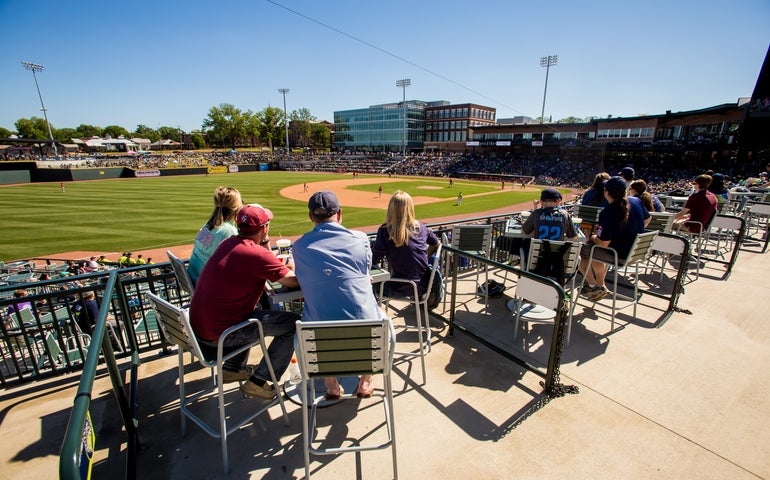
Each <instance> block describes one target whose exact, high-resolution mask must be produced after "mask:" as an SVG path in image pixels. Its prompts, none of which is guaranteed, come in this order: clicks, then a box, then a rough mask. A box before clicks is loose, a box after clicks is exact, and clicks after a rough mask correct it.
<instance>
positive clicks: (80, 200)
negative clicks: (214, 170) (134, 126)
mask: <svg viewBox="0 0 770 480" xmlns="http://www.w3.org/2000/svg"><path fill="white" fill-rule="evenodd" d="M374 177H375V176H373V175H362V176H361V178H374ZM382 178H383V180H385V179H388V177H385V176H383V177H382ZM343 179H346V180H350V179H351V175H350V174H346V175H341V174H340V175H335V174H321V173H307V172H302V173H295V172H253V173H235V174H221V175H208V176H206V175H191V176H174V177H154V178H129V179H116V180H96V181H85V182H66V183H65V186H66V192H64V193H62V192H61V190H60V188H59V183H58V182H57V183H36V184H26V185H14V186H4V187H0V211H2V212H3V224H4V229H3V230H4V232H3V235H2V239H1V240H0V260H2V261H8V260H15V259H22V258H32V257H44V256H47V255H51V254H53V253H57V252H70V251H94V252H98V251H106V252H119V251H132V250H150V249H157V248H167V247H173V246H177V245H186V244H190V243H192V241H193V238H194V237H195V233H196V232H197V231H198V229H199V228H200V227H201V225H202V224H203V223H204V222H205V221H206V220H207V219H208V216H209V215H210V214H211V210H212V208H213V202H212V195H213V192H214V189H215V188H216V187H217V186H218V185H228V186H232V187H236V188H238V190H240V191H241V195H242V196H243V200H244V202H245V203H261V204H262V205H264V206H266V207H268V208H270V209H271V210H272V211H273V213H274V214H275V218H274V219H273V222H272V224H271V229H270V233H271V235H272V236H274V237H278V235H279V234H280V235H285V236H293V235H300V234H302V233H304V232H306V231H307V230H309V229H310V227H311V225H310V222H309V220H308V218H307V205H306V203H305V202H303V201H296V200H290V199H287V198H284V197H282V196H280V194H279V191H280V190H281V189H282V188H284V187H286V186H289V185H295V184H300V185H301V184H302V183H303V182H316V181H322V180H343ZM393 180H396V181H395V182H393V183H389V182H392V181H393ZM378 187H379V184H378V183H373V184H365V185H364V184H362V185H356V186H355V187H354V188H355V189H357V190H365V191H371V192H376V191H377V188H378ZM382 187H383V197H386V196H390V194H392V193H393V192H394V191H395V190H398V189H401V190H405V191H407V192H409V193H410V194H411V195H413V196H426V195H427V196H432V197H438V198H444V199H445V200H443V201H440V202H437V203H432V204H429V205H418V206H417V208H416V210H417V216H418V218H436V217H442V216H448V215H456V214H457V213H458V209H457V207H455V206H454V205H455V201H456V196H457V193H458V192H459V191H462V192H463V196H464V200H463V204H462V212H463V213H467V214H468V215H471V214H473V213H476V212H484V211H489V210H492V209H496V208H500V207H502V206H505V205H515V204H519V203H522V202H527V201H529V200H531V199H533V198H536V197H537V193H535V192H532V191H528V192H522V191H518V190H512V189H506V190H505V191H500V185H499V184H497V183H492V182H474V181H466V180H456V181H455V184H454V187H453V188H451V189H450V188H448V183H447V180H446V179H433V178H425V177H399V178H398V179H388V182H385V181H383V183H382ZM420 187H428V189H421V188H420ZM431 187H433V188H431ZM435 187H440V188H435ZM348 188H350V187H348ZM491 192H496V194H494V195H479V196H476V197H471V195H475V194H481V193H491ZM343 208H344V222H345V225H346V226H347V227H349V228H355V227H364V226H371V225H377V224H380V223H382V222H383V221H384V219H385V211H384V210H383V209H381V208H380V209H375V208H356V207H347V206H345V205H343Z"/></svg>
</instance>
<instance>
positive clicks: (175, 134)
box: [158, 127, 182, 142]
mask: <svg viewBox="0 0 770 480" xmlns="http://www.w3.org/2000/svg"><path fill="white" fill-rule="evenodd" d="M158 134H159V135H160V138H167V139H169V140H173V141H175V142H180V141H182V136H181V135H180V133H179V129H178V128H176V127H159V128H158Z"/></svg>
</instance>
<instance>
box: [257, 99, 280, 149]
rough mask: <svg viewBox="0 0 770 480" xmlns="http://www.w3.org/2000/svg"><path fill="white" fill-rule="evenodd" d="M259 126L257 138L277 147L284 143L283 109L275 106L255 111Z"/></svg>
mask: <svg viewBox="0 0 770 480" xmlns="http://www.w3.org/2000/svg"><path fill="white" fill-rule="evenodd" d="M256 117H257V120H258V128H259V139H260V140H261V141H263V142H265V143H267V144H268V145H269V146H270V150H272V149H273V147H279V146H282V145H284V144H285V140H284V123H283V122H284V120H285V116H284V114H283V110H281V109H280V108H275V107H265V109H264V110H262V111H261V112H259V113H257V115H256Z"/></svg>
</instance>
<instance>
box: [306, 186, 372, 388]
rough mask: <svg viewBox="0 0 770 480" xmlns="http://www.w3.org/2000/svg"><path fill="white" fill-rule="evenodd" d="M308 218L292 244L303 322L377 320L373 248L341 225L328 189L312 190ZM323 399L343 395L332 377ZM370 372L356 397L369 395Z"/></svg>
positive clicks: (339, 212) (361, 235)
mask: <svg viewBox="0 0 770 480" xmlns="http://www.w3.org/2000/svg"><path fill="white" fill-rule="evenodd" d="M308 216H309V217H310V220H311V221H312V222H313V223H314V224H315V226H314V227H313V230H311V231H309V232H307V233H306V234H304V235H303V236H302V238H300V239H299V240H297V241H296V242H294V258H295V261H296V264H297V268H296V272H297V277H298V278H299V282H300V285H302V291H303V292H304V295H305V305H304V308H303V310H302V320H303V321H308V322H310V321H319V320H355V319H375V318H381V317H382V316H383V314H382V311H381V310H380V308H379V306H378V305H377V299H376V298H375V296H374V292H372V283H371V277H370V270H371V268H372V251H371V248H370V246H369V238H368V237H367V236H366V234H365V233H363V232H359V231H357V230H348V229H347V228H345V227H343V226H342V223H341V222H342V209H341V208H340V203H339V200H338V199H337V196H336V195H335V194H334V193H333V192H330V191H320V192H316V193H314V194H313V195H312V196H311V197H310V200H309V201H308ZM325 383H326V398H327V399H330V400H331V399H335V398H339V396H340V395H342V394H343V393H344V391H343V390H342V386H341V385H340V384H339V382H338V381H337V379H336V378H333V377H332V378H326V379H325ZM372 391H373V387H372V386H371V375H363V376H361V378H360V379H359V382H358V391H357V392H356V394H357V395H358V396H359V397H370V396H371V395H372Z"/></svg>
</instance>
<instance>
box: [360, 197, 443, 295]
mask: <svg viewBox="0 0 770 480" xmlns="http://www.w3.org/2000/svg"><path fill="white" fill-rule="evenodd" d="M438 244H439V239H438V237H436V235H435V234H434V233H433V231H432V230H431V229H429V228H428V227H426V226H425V225H424V224H423V223H422V222H420V221H418V220H417V219H416V218H415V215H414V201H413V200H412V197H411V196H410V195H409V194H408V193H406V192H402V191H401V190H398V191H396V192H395V193H394V194H393V196H392V197H390V202H388V211H387V214H386V217H385V223H384V224H382V225H381V226H380V228H379V229H378V230H377V237H376V238H375V240H374V246H373V247H372V254H373V258H372V262H373V264H374V265H378V264H379V263H380V262H381V261H382V259H384V258H387V260H388V266H389V267H390V271H391V275H392V276H393V277H397V278H403V279H407V280H412V281H414V282H415V283H416V284H417V290H418V292H419V293H420V295H422V294H423V293H425V292H426V291H427V290H428V280H429V278H428V276H427V275H426V272H427V271H428V258H429V257H430V256H431V255H433V253H434V252H435V251H436V250H437V249H438ZM410 293H412V290H411V286H410V285H409V284H407V283H386V284H385V294H386V295H388V296H408V295H410Z"/></svg>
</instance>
